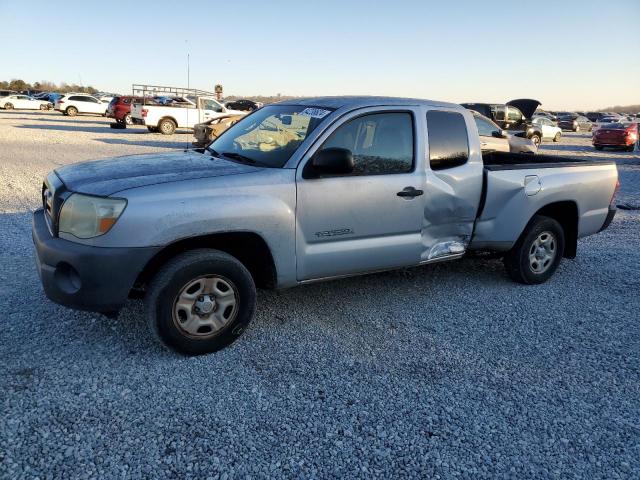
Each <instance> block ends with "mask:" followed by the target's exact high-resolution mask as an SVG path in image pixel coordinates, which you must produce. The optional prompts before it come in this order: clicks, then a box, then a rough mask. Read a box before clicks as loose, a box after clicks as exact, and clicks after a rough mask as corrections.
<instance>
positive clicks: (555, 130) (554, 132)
mask: <svg viewBox="0 0 640 480" xmlns="http://www.w3.org/2000/svg"><path fill="white" fill-rule="evenodd" d="M531 123H533V124H534V125H537V126H538V127H540V130H542V138H543V139H545V138H550V139H551V140H553V141H554V142H559V141H560V139H561V138H562V129H561V128H560V127H558V126H557V125H556V124H555V123H553V122H552V121H551V120H550V119H549V118H547V117H535V118H534V119H533V120H532V121H531Z"/></svg>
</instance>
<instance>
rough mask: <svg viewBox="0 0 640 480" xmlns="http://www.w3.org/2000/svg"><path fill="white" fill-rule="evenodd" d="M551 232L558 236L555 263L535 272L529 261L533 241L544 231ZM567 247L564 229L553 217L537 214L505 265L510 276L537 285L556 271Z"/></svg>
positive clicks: (507, 257)
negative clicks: (540, 271)
mask: <svg viewBox="0 0 640 480" xmlns="http://www.w3.org/2000/svg"><path fill="white" fill-rule="evenodd" d="M545 231H548V232H551V233H553V235H554V236H555V238H556V243H557V248H556V257H555V258H554V259H553V264H552V265H551V266H550V267H549V268H548V269H547V270H546V271H545V272H543V273H534V272H533V271H532V270H531V265H530V263H529V249H530V248H531V244H532V243H533V241H534V240H535V239H536V238H537V237H538V235H540V234H541V233H542V232H545ZM564 247H565V238H564V230H563V229H562V226H561V225H560V224H559V223H558V222H557V221H556V220H554V219H553V218H550V217H545V216H542V215H536V216H535V217H533V219H532V220H531V222H529V225H527V228H526V229H525V231H524V233H523V234H522V236H521V237H520V239H518V241H517V242H516V244H515V245H514V247H513V249H512V250H511V252H509V254H508V255H507V256H505V266H506V267H507V270H508V272H509V274H510V276H511V277H512V278H513V279H514V280H516V281H519V282H521V283H525V284H528V285H536V284H540V283H544V282H546V281H547V280H549V278H551V276H552V275H553V274H554V273H555V271H556V270H557V268H558V265H559V264H560V261H561V260H562V256H563V254H564Z"/></svg>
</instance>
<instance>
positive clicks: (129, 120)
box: [124, 115, 131, 125]
mask: <svg viewBox="0 0 640 480" xmlns="http://www.w3.org/2000/svg"><path fill="white" fill-rule="evenodd" d="M124 123H126V124H127V125H131V115H125V117H124Z"/></svg>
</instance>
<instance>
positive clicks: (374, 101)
mask: <svg viewBox="0 0 640 480" xmlns="http://www.w3.org/2000/svg"><path fill="white" fill-rule="evenodd" d="M279 104H280V105H309V106H314V107H327V108H335V109H338V108H342V107H351V108H362V107H375V106H379V105H429V106H435V107H447V108H456V109H459V110H464V108H463V107H462V106H460V105H458V104H456V103H448V102H437V101H433V100H425V99H419V98H403V97H376V96H366V95H362V96H344V97H342V96H340V97H310V98H300V99H292V100H285V101H282V102H279Z"/></svg>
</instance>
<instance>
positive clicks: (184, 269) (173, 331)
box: [145, 249, 256, 355]
mask: <svg viewBox="0 0 640 480" xmlns="http://www.w3.org/2000/svg"><path fill="white" fill-rule="evenodd" d="M255 309H256V287H255V284H254V282H253V278H252V277H251V274H250V273H249V271H248V270H247V269H246V268H245V266H244V265H243V264H242V263H240V262H239V261H238V260H237V259H236V258H235V257H232V256H231V255H229V254H227V253H225V252H221V251H218V250H206V249H201V250H193V251H190V252H186V253H183V254H182V255H179V256H178V257H175V258H174V259H172V260H170V261H169V262H168V263H167V264H166V265H165V266H164V267H162V269H161V270H160V271H159V272H158V273H157V274H156V276H155V277H154V279H153V280H152V282H151V284H150V286H149V290H148V292H147V295H146V297H145V311H146V316H147V321H148V324H149V327H150V329H151V331H152V332H153V333H154V334H155V336H156V338H157V339H159V340H160V341H161V342H162V343H163V344H164V345H166V346H168V347H170V348H172V349H174V350H177V351H179V352H181V353H184V354H187V355H202V354H205V353H211V352H215V351H217V350H220V349H221V348H224V347H226V346H227V345H230V344H231V343H233V342H234V341H235V340H237V338H238V337H239V336H240V335H241V334H242V333H243V332H244V331H245V330H246V328H247V326H248V325H249V323H250V322H251V320H252V319H253V316H254V314H255Z"/></svg>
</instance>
